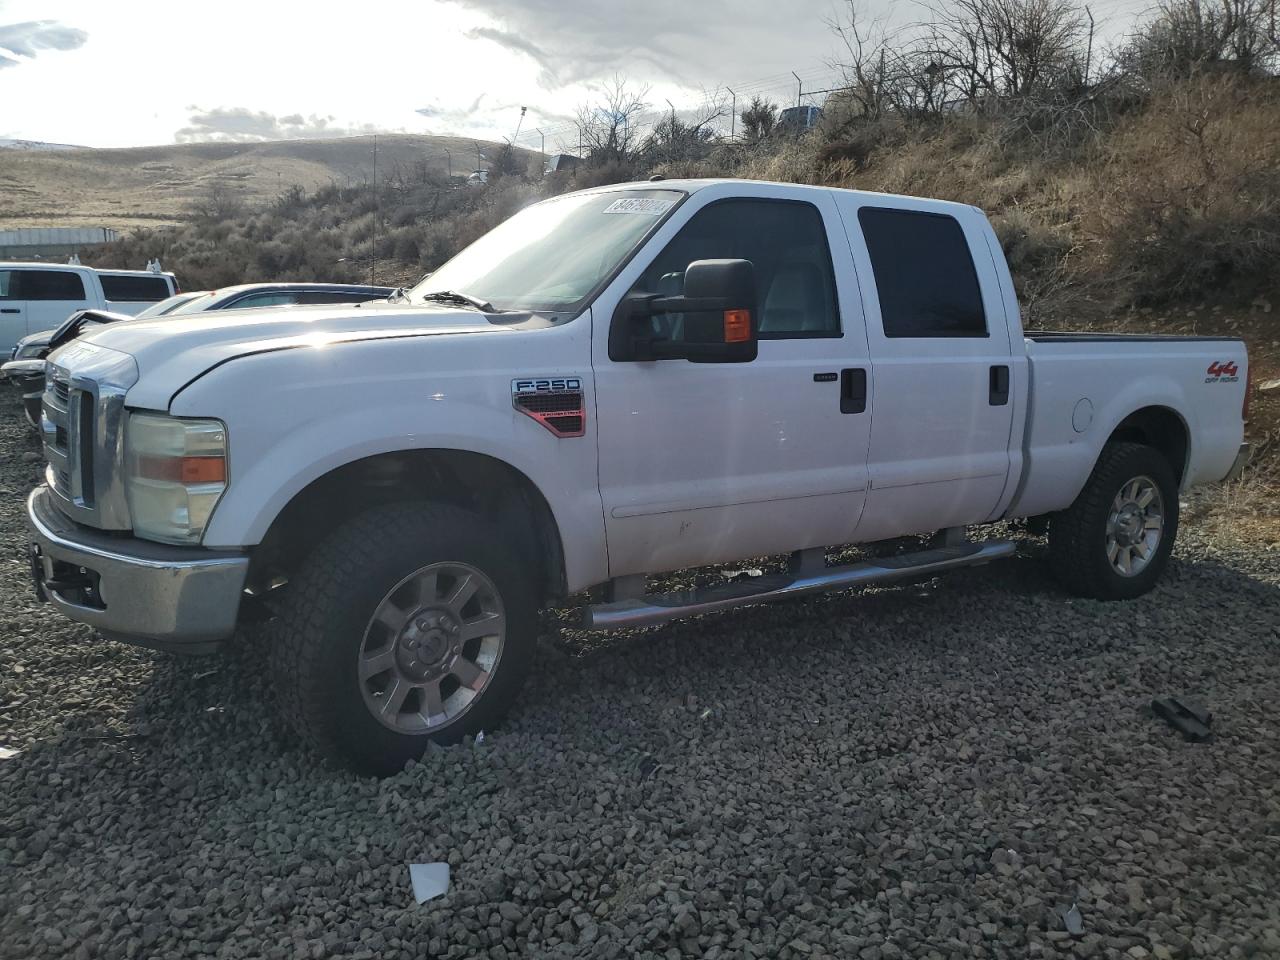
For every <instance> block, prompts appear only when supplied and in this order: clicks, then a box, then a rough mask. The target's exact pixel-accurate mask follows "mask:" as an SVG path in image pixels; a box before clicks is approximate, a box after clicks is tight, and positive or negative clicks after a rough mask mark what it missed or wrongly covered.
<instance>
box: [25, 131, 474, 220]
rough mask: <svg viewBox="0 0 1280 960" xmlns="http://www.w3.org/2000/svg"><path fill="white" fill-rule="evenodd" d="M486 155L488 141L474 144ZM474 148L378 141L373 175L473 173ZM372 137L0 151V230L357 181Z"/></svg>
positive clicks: (366, 167)
mask: <svg viewBox="0 0 1280 960" xmlns="http://www.w3.org/2000/svg"><path fill="white" fill-rule="evenodd" d="M479 147H480V150H481V151H482V152H484V153H485V154H487V155H488V156H493V155H495V154H496V152H497V150H498V149H499V147H498V145H497V144H493V143H486V142H484V141H479ZM476 148H477V141H474V140H467V139H462V138H460V137H428V136H410V135H380V136H379V137H378V168H379V171H378V178H379V179H380V180H385V179H391V178H394V177H396V176H397V175H399V176H401V177H403V178H406V179H408V178H414V177H418V178H421V177H422V176H423V174H424V173H428V174H431V175H433V176H435V175H440V174H444V173H446V172H447V170H448V167H449V155H448V153H446V151H449V152H450V153H452V168H453V173H454V174H455V175H458V174H462V175H465V174H468V173H470V172H471V171H472V170H474V169H475V168H476ZM372 174H373V138H372V137H349V138H344V139H337V140H288V141H278V142H270V143H184V144H167V145H164V146H155V147H129V148H124V149H112V150H94V149H88V148H81V149H69V150H0V228H14V227H35V226H46V227H47V226H68V227H74V226H95V227H96V226H105V227H114V228H115V229H117V230H127V229H131V228H134V227H138V226H158V225H162V224H172V223H178V222H180V221H182V220H183V219H185V217H186V215H187V213H188V211H189V209H190V207H191V206H192V204H193V203H194V202H196V201H197V200H198V199H199V198H201V197H202V196H206V195H208V194H209V193H210V192H211V191H212V190H213V189H214V188H215V187H216V186H218V185H221V186H224V187H226V188H227V189H228V190H230V191H233V192H234V193H235V194H236V195H238V196H239V197H241V198H242V199H243V200H245V201H247V202H249V203H254V202H256V201H267V200H269V199H272V198H274V197H276V196H278V195H279V194H280V193H282V192H283V191H284V190H285V189H287V188H289V187H291V186H300V187H302V188H303V189H306V190H308V191H311V190H314V189H316V188H317V187H320V186H323V185H325V184H329V183H338V184H352V183H364V182H367V181H369V180H370V179H371V178H372Z"/></svg>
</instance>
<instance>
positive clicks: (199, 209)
mask: <svg viewBox="0 0 1280 960" xmlns="http://www.w3.org/2000/svg"><path fill="white" fill-rule="evenodd" d="M189 210H190V212H191V215H192V216H193V217H195V219H197V220H199V221H202V222H204V223H225V222H228V221H231V220H237V219H239V218H240V217H241V216H243V214H244V198H243V197H242V196H240V195H239V194H237V193H236V192H235V191H234V190H232V189H231V188H230V187H229V186H228V185H227V184H226V183H224V182H223V181H222V180H213V181H212V182H210V183H209V184H207V185H206V186H205V187H204V188H202V189H201V191H200V192H199V193H198V194H196V196H194V197H192V198H191V203H190V205H189Z"/></svg>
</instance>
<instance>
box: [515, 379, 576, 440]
mask: <svg viewBox="0 0 1280 960" xmlns="http://www.w3.org/2000/svg"><path fill="white" fill-rule="evenodd" d="M511 405H512V406H513V407H515V408H516V410H518V411H520V413H523V414H524V415H525V416H526V417H529V418H530V419H532V420H536V421H537V422H538V423H540V424H542V425H543V426H544V427H546V428H547V429H548V430H550V431H551V433H552V434H554V435H555V436H557V437H560V438H562V439H568V438H570V437H581V436H584V435H585V434H586V432H587V405H586V395H585V393H584V392H583V390H582V379H581V378H580V377H528V378H524V379H518V380H512V381H511Z"/></svg>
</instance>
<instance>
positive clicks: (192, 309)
mask: <svg viewBox="0 0 1280 960" xmlns="http://www.w3.org/2000/svg"><path fill="white" fill-rule="evenodd" d="M217 295H218V291H217V290H211V291H209V292H208V293H201V294H199V295H197V296H194V297H192V298H191V299H190V300H188V301H187V302H186V303H183V304H180V305H179V306H178V307H176V308H175V309H173V310H170V311H169V314H168V315H169V316H171V317H176V316H177V315H178V314H180V313H203V312H204V311H205V310H208V309H209V307H211V306H212V305H213V301H214V297H216V296H217Z"/></svg>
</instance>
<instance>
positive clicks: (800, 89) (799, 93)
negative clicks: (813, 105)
mask: <svg viewBox="0 0 1280 960" xmlns="http://www.w3.org/2000/svg"><path fill="white" fill-rule="evenodd" d="M791 75H792V76H793V77H795V78H796V106H797V107H798V106H800V98H801V97H803V96H804V81H803V80H801V79H800V76H799V74H797V73H796V72H795V71H794V70H792V71H791Z"/></svg>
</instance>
